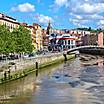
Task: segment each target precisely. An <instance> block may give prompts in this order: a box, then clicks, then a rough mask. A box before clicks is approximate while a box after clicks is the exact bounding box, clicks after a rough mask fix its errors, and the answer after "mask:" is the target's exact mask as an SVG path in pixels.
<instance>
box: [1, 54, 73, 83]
mask: <svg viewBox="0 0 104 104" xmlns="http://www.w3.org/2000/svg"><path fill="white" fill-rule="evenodd" d="M73 57H75V55H74V54H73V55H68V56H67V58H68V59H70V58H73ZM63 61H64V56H63V53H51V54H48V55H39V56H37V57H31V58H21V59H18V60H7V61H5V62H2V63H0V71H1V72H0V76H1V77H0V83H4V82H8V81H10V80H14V79H18V78H20V77H24V76H26V75H27V74H29V73H31V72H34V71H36V70H38V69H41V68H44V67H47V66H50V65H52V64H56V63H61V62H63ZM36 63H37V64H38V68H36V67H37V66H36Z"/></svg>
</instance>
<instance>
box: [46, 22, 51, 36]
mask: <svg viewBox="0 0 104 104" xmlns="http://www.w3.org/2000/svg"><path fill="white" fill-rule="evenodd" d="M46 33H47V34H48V35H49V34H51V33H52V26H51V22H50V20H49V23H48V26H47V32H46Z"/></svg>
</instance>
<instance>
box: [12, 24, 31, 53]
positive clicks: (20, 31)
mask: <svg viewBox="0 0 104 104" xmlns="http://www.w3.org/2000/svg"><path fill="white" fill-rule="evenodd" d="M12 38H13V39H12V40H13V42H12V44H13V45H14V47H12V49H13V50H15V52H16V53H31V52H32V48H33V46H32V39H31V34H30V31H29V30H28V29H27V28H26V27H23V26H19V28H15V29H14V30H13V32H12Z"/></svg>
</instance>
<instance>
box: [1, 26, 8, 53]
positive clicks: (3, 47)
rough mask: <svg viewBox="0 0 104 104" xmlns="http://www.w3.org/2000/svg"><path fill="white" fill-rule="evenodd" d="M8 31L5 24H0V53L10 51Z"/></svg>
mask: <svg viewBox="0 0 104 104" xmlns="http://www.w3.org/2000/svg"><path fill="white" fill-rule="evenodd" d="M9 40H10V31H9V29H8V28H7V27H6V25H0V53H2V54H8V53H9V52H10V48H9V43H10V41H9Z"/></svg>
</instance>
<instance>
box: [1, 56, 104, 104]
mask: <svg viewBox="0 0 104 104" xmlns="http://www.w3.org/2000/svg"><path fill="white" fill-rule="evenodd" d="M93 62H94V63H93ZM89 63H90V64H89ZM92 63H93V64H92ZM103 64H104V58H102V57H99V56H96V57H92V56H91V59H89V60H88V61H83V60H81V59H80V58H79V57H78V58H76V59H73V60H70V61H68V62H66V63H63V64H61V65H55V66H52V67H48V68H46V69H42V70H40V72H39V74H38V76H37V77H36V74H35V73H32V74H30V75H28V76H26V77H24V78H21V79H19V80H16V81H12V82H9V83H6V84H3V85H0V104H104V66H103Z"/></svg>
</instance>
